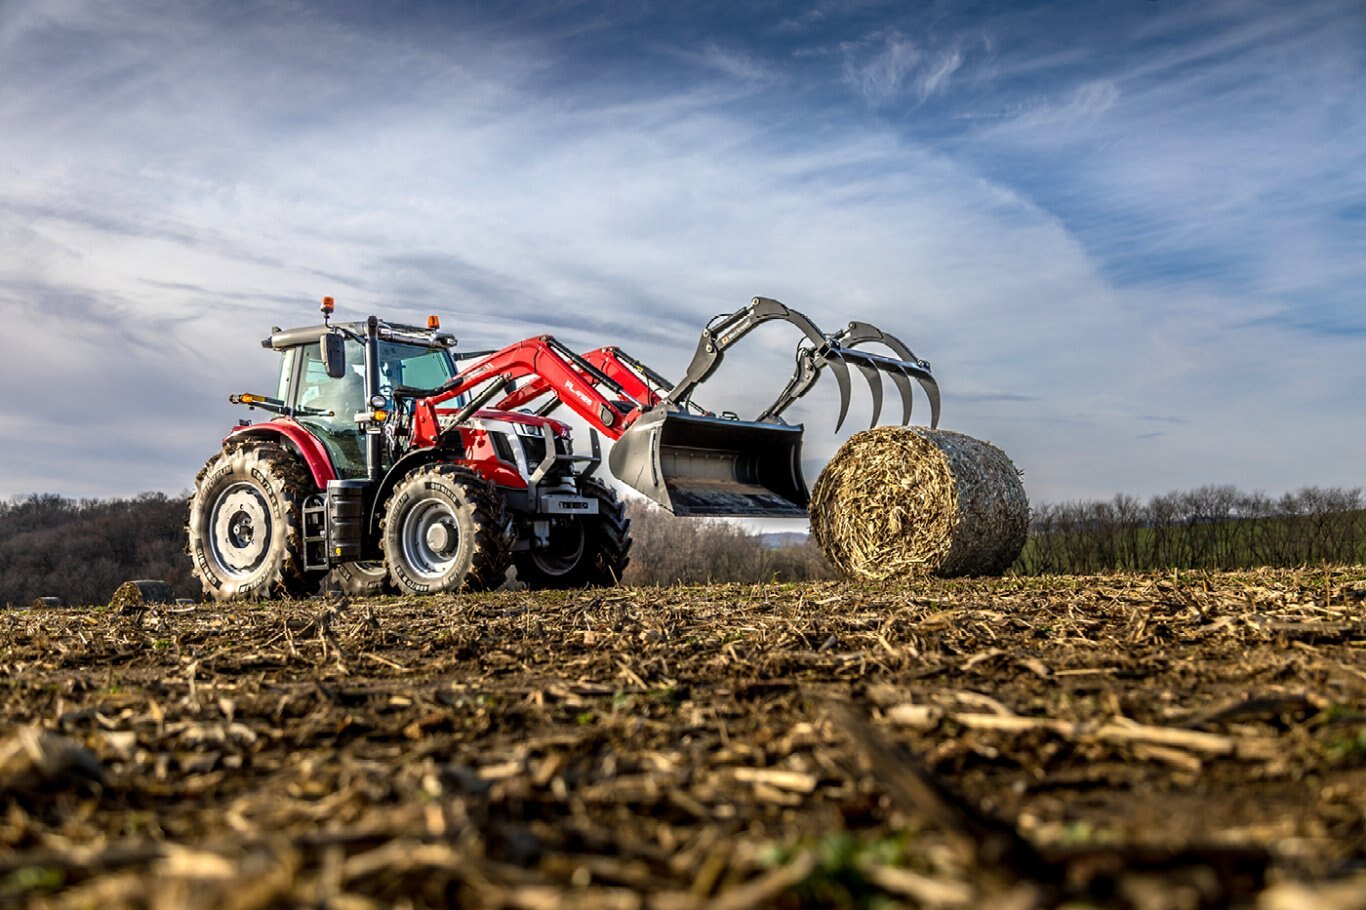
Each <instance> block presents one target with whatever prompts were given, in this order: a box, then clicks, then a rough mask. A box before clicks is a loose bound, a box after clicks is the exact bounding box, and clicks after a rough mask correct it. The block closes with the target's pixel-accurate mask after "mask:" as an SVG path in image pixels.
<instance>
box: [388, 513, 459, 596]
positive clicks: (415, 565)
mask: <svg viewBox="0 0 1366 910" xmlns="http://www.w3.org/2000/svg"><path fill="white" fill-rule="evenodd" d="M400 521H401V525H400V531H399V538H400V541H401V544H400V545H401V546H402V548H403V558H404V561H405V562H406V563H407V565H408V566H409V568H410V569H411V571H412V573H413V574H414V575H416V576H418V577H420V578H424V579H437V578H441V577H442V576H444V575H445V573H446V572H447V571H449V569H450V567H451V565H452V563H454V561H455V560H456V559H457V558H458V557H459V555H460V528H459V527H458V526H457V525H456V523H455V522H456V519H455V514H454V513H453V512H452V511H451V509H450V507H449V506H448V505H446V503H444V502H442V501H441V500H439V499H436V498H432V499H427V500H424V501H422V502H419V503H418V504H417V505H415V506H413V508H412V509H410V510H409V511H408V512H407V513H405V514H404V515H403V517H402V518H401V519H400Z"/></svg>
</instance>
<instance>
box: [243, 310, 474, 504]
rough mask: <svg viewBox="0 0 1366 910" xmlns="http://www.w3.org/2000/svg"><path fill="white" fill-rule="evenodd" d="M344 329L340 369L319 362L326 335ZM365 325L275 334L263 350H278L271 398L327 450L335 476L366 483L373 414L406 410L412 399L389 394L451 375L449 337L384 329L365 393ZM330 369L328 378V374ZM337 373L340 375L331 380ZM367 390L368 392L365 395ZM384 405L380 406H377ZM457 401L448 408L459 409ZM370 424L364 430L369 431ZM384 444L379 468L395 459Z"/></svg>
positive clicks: (392, 447) (432, 386)
mask: <svg viewBox="0 0 1366 910" xmlns="http://www.w3.org/2000/svg"><path fill="white" fill-rule="evenodd" d="M333 328H336V329H340V330H342V334H341V338H342V339H343V340H342V343H341V344H340V345H338V346H337V350H339V351H340V354H341V358H340V362H339V363H334V364H329V363H327V362H325V357H324V351H323V339H324V336H326V335H327V334H329V333H330V332H331V330H332V329H333ZM365 330H366V326H365V324H364V323H352V324H342V325H338V326H335V327H333V326H311V327H309V328H304V329H290V330H287V331H282V332H275V333H273V334H272V335H271V336H270V338H267V339H266V340H265V341H263V342H262V346H263V347H267V348H273V349H275V350H278V351H280V352H281V354H282V355H283V356H282V357H281V358H280V374H279V379H278V383H277V392H276V398H277V399H278V400H279V401H280V402H282V403H283V405H284V407H285V409H286V410H285V413H286V414H289V415H291V416H293V417H294V419H295V420H297V421H298V422H299V423H300V424H302V425H303V426H304V427H306V428H307V429H308V430H309V432H310V433H312V434H313V435H314V436H316V437H317V439H318V440H319V441H320V442H321V443H322V444H323V446H324V448H326V449H327V453H328V455H329V456H330V458H331V461H332V465H333V469H334V471H335V472H336V475H337V477H339V478H342V479H352V478H363V477H366V476H368V471H369V468H368V466H367V463H366V444H365V438H366V435H367V433H369V432H376V433H377V432H379V431H380V426H379V425H378V422H376V421H374V420H373V414H374V412H375V411H376V410H377V409H378V410H380V411H389V410H392V409H393V408H394V407H395V406H396V405H397V407H400V408H402V407H409V408H410V407H411V406H412V401H411V398H408V399H400V400H399V401H398V402H396V401H395V398H394V389H395V388H400V389H435V388H438V387H440V386H441V385H442V384H443V383H445V382H447V381H448V380H449V379H451V378H452V377H453V376H455V374H456V358H455V356H454V351H453V348H454V345H455V338H454V337H453V336H451V335H447V334H444V333H439V332H433V331H429V330H423V329H419V328H417V327H414V326H404V325H396V324H388V323H382V324H381V325H380V326H379V329H378V335H379V338H378V341H377V344H376V355H377V356H376V357H375V360H376V377H375V378H376V380H377V381H376V382H375V384H374V387H373V389H371V390H367V388H366V373H367V367H366V360H365V345H364V343H363V339H364V338H365ZM329 366H331V368H332V369H331V371H330V372H329ZM332 374H338V375H332ZM367 391H368V392H369V393H368V394H367ZM381 399H382V400H381ZM461 404H463V401H461V400H456V401H454V402H452V404H451V406H452V407H458V406H459V405H461ZM367 424H369V426H367ZM393 442H394V440H390V444H389V445H384V446H381V447H380V453H379V454H380V467H381V469H383V468H387V467H388V462H391V461H392V459H393V457H394V456H395V455H397V454H400V453H399V452H398V451H397V448H398V447H397V446H395V445H394V444H393Z"/></svg>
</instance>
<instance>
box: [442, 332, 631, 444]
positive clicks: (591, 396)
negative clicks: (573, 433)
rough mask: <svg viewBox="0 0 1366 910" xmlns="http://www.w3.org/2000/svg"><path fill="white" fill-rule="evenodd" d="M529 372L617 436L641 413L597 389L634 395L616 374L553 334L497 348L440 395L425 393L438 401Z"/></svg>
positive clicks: (594, 423) (591, 422) (595, 425)
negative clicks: (600, 368) (585, 357)
mask: <svg viewBox="0 0 1366 910" xmlns="http://www.w3.org/2000/svg"><path fill="white" fill-rule="evenodd" d="M524 376H532V377H536V379H538V380H541V381H544V382H545V383H546V389H547V391H553V392H554V393H555V395H556V397H557V398H558V399H559V400H560V401H562V402H564V403H565V404H566V405H568V406H569V408H570V410H572V411H573V412H574V413H576V414H578V415H579V416H580V417H582V418H583V419H584V420H586V421H588V424H589V426H591V427H593V428H595V429H597V430H601V431H602V432H603V433H606V434H607V435H608V436H609V437H610V438H612V439H619V438H620V437H621V434H622V433H624V432H625V431H626V428H627V427H629V426H630V425H631V423H632V422H633V421H634V420H635V418H636V417H637V416H638V415H639V413H640V406H639V405H633V406H631V407H626V408H624V407H622V402H620V401H612V400H609V399H607V398H606V397H604V396H603V395H602V393H601V392H599V391H598V386H600V385H601V386H605V387H606V388H607V389H608V390H609V391H610V392H611V393H612V394H613V395H615V396H616V397H617V398H618V399H623V398H624V399H628V400H629V399H630V397H631V396H629V395H627V394H626V391H625V389H623V388H622V387H621V385H620V384H619V383H618V382H617V381H616V380H614V379H612V377H610V376H608V375H607V374H606V373H603V372H602V371H601V370H599V369H598V368H597V367H595V366H593V364H591V363H589V362H588V361H587V360H584V359H583V358H582V357H580V356H579V355H578V354H575V353H574V352H573V351H571V350H570V349H569V348H567V347H565V346H564V345H563V344H560V342H558V341H556V340H555V339H554V338H553V337H552V336H550V335H540V336H538V337H536V338H527V339H526V340H524V341H519V342H517V343H516V344H512V345H508V346H507V347H505V348H503V349H502V350H500V351H495V352H493V353H492V354H490V355H489V356H487V357H485V358H483V359H482V360H480V361H478V362H477V363H475V364H474V365H473V366H471V367H469V368H468V369H466V370H464V371H463V372H461V373H460V374H458V375H457V376H455V377H454V378H452V379H451V380H450V381H449V382H447V383H446V384H445V385H444V386H442V388H441V390H440V391H438V392H437V393H436V394H435V395H432V396H431V397H429V398H426V399H424V401H423V404H425V405H426V406H430V407H435V406H437V405H440V404H443V403H444V402H447V401H450V400H451V399H453V398H456V397H457V396H459V395H463V394H464V393H466V392H469V391H471V390H473V389H474V388H475V387H477V386H479V385H481V384H482V383H485V382H488V381H490V380H492V379H495V378H502V379H504V380H516V379H520V378H522V377H524ZM536 379H534V380H533V382H534V381H536ZM513 394H515V393H513Z"/></svg>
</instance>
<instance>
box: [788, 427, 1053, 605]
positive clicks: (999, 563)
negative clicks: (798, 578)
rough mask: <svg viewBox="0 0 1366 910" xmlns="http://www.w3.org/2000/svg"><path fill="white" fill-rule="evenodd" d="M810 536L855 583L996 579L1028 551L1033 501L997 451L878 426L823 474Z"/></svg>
mask: <svg viewBox="0 0 1366 910" xmlns="http://www.w3.org/2000/svg"><path fill="white" fill-rule="evenodd" d="M810 515H811V533H812V535H813V536H814V537H815V538H816V542H817V543H818V544H820V547H821V549H822V550H823V551H824V552H825V555H826V558H828V559H829V560H830V562H831V563H832V564H833V565H834V566H835V567H836V568H837V569H839V570H840V571H841V572H842V573H844V574H845V575H847V576H850V577H853V578H863V579H870V580H882V579H887V578H895V577H897V576H909V575H939V576H954V575H999V574H1001V573H1002V572H1004V571H1005V570H1006V569H1008V568H1009V567H1010V565H1011V563H1013V562H1014V561H1015V558H1016V557H1017V556H1019V555H1020V550H1022V549H1023V548H1024V542H1025V534H1026V532H1027V531H1028V528H1029V500H1028V498H1027V497H1026V496H1025V491H1024V484H1023V483H1021V482H1020V475H1019V472H1018V471H1016V470H1015V465H1013V464H1012V463H1011V461H1010V459H1009V458H1007V457H1006V454H1005V453H1004V452H1002V451H1001V450H1000V449H998V448H996V447H995V446H993V445H991V444H990V443H987V442H983V441H982V440H980V439H974V438H972V437H971V436H965V435H963V434H962V433H954V432H952V431H950V430H931V429H929V428H928V427H877V428H875V429H872V430H866V431H864V432H862V433H858V434H856V435H854V436H852V437H850V439H849V441H848V442H846V443H845V444H844V445H843V446H841V447H840V450H839V451H838V452H836V453H835V456H834V457H833V458H831V459H830V463H829V464H827V465H826V466H825V470H823V471H821V475H820V477H819V478H817V480H816V487H815V490H814V491H813V493H812V496H811V506H810Z"/></svg>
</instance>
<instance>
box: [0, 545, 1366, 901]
mask: <svg viewBox="0 0 1366 910" xmlns="http://www.w3.org/2000/svg"><path fill="white" fill-rule="evenodd" d="M1364 597H1366V569H1359V568H1358V569H1335V570H1323V569H1315V570H1307V571H1262V572H1253V573H1241V574H1236V575H1219V574H1184V573H1183V574H1179V575H1174V574H1172V573H1167V574H1163V575H1115V576H1096V577H1084V578H1078V577H1052V578H1049V577H1045V578H1024V579H1020V578H1012V579H1001V580H994V581H934V582H926V583H918V584H914V585H886V586H864V585H853V584H844V583H813V584H805V585H795V586H776V585H773V586H750V585H746V586H717V587H709V588H672V589H653V588H624V589H616V590H602V591H578V592H570V593H565V594H549V595H547V594H540V593H529V592H513V593H500V594H493V595H477V596H475V595H471V596H448V597H440V598H433V599H427V600H416V599H407V600H401V599H386V600H375V601H350V602H347V601H321V600H319V601H297V602H278V603H266V604H260V605H251V606H237V607H233V608H217V607H209V606H204V605H196V606H181V607H161V606H152V607H146V608H140V607H139V606H138V605H136V604H128V605H125V606H123V607H122V608H120V607H117V606H113V607H101V608H89V609H46V610H44V609H34V610H11V611H4V612H0V680H3V682H2V683H0V684H3V686H4V687H5V689H4V714H3V717H2V718H0V721H2V722H3V726H2V727H0V734H3V735H2V736H0V904H4V903H11V904H18V905H25V904H28V905H34V906H70V907H86V906H88V907H114V906H147V907H199V906H204V907H208V906H227V907H236V908H253V907H272V906H297V905H302V906H317V907H329V908H363V907H379V906H391V905H398V906H413V907H427V906H447V905H455V904H459V905H462V906H490V907H494V906H497V907H526V908H530V907H554V906H583V907H658V908H691V907H699V908H700V907H712V908H732V910H742V908H746V907H753V906H830V905H852V906H935V907H940V906H942V907H954V906H958V907H978V906H997V907H1003V908H1004V907H1011V908H1029V907H1044V906H1072V907H1084V906H1113V907H1135V908H1144V910H1147V908H1161V907H1172V908H1176V907H1199V906H1209V907H1222V906H1249V907H1263V908H1276V910H1286V908H1311V907H1326V908H1349V907H1357V908H1360V907H1366V604H1363V598H1364Z"/></svg>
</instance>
